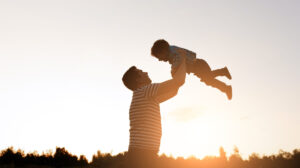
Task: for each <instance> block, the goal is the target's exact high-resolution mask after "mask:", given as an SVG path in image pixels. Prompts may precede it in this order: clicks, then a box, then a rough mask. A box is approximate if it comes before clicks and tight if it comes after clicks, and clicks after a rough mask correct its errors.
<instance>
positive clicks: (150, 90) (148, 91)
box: [144, 83, 159, 98]
mask: <svg viewBox="0 0 300 168" xmlns="http://www.w3.org/2000/svg"><path fill="white" fill-rule="evenodd" d="M158 87H159V84H158V83H153V84H150V85H147V86H146V87H145V89H144V95H145V97H147V98H155V97H156V95H157V90H158Z"/></svg>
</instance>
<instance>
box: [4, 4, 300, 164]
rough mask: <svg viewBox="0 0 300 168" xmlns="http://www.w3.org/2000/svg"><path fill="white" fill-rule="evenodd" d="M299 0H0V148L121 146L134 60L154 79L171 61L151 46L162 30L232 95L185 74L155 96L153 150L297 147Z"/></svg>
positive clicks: (164, 76)
mask: <svg viewBox="0 0 300 168" xmlns="http://www.w3.org/2000/svg"><path fill="white" fill-rule="evenodd" d="M299 9H300V1H297V0H276V1H273V0H247V1H239V0H235V1H233V0H228V1H223V0H219V1H217V0H209V1H208V0H207V1H204V0H201V1H200V0H194V1H189V0H182V1H180V0H177V1H175V0H165V1H159V0H157V1H149V0H147V1H141V0H139V1H137V0H136V1H122V0H120V1H98V0H86V1H83V0H82V1H78V0H64V1H61V0H51V1H50V0H49V1H40V0H27V1H22V0H15V1H11V0H1V1H0V116H1V117H0V150H3V149H6V148H7V147H10V146H13V147H14V148H15V149H18V148H20V149H23V150H24V151H25V152H33V151H35V150H36V151H38V152H40V153H41V152H43V151H47V150H49V149H52V150H55V147H56V146H59V147H66V149H67V150H68V151H69V152H71V153H73V154H77V155H80V154H84V155H86V156H87V158H88V159H90V158H91V156H92V155H93V154H95V153H96V152H97V150H101V151H102V152H112V153H113V154H117V153H119V152H124V151H127V148H128V143H129V114H128V113H129V105H130V102H131V96H132V92H131V91H130V90H128V89H127V88H126V87H125V86H124V85H123V83H122V81H121V78H122V75H123V73H124V72H125V71H126V70H127V69H128V68H129V67H130V66H132V65H136V66H137V67H138V68H141V69H142V70H144V71H147V72H148V73H149V76H150V78H151V79H152V81H153V82H156V83H157V82H162V81H165V80H168V79H170V78H171V75H170V65H169V64H168V63H165V62H159V61H158V60H157V59H155V58H154V57H152V56H151V55H150V49H151V46H152V44H153V42H154V41H155V40H157V39H160V38H164V39H166V40H167V41H168V42H169V43H170V44H173V45H177V46H180V47H183V48H186V49H189V50H192V51H194V52H196V53H197V57H198V58H202V59H205V60H206V61H207V62H208V63H209V65H210V66H211V67H212V68H213V69H216V68H222V67H224V66H227V67H228V69H229V70H230V72H231V74H232V78H233V79H232V80H231V81H229V80H227V79H225V78H220V79H221V80H223V81H225V82H227V83H228V84H231V85H232V86H233V99H232V100H231V101H228V100H227V98H226V95H225V94H223V93H221V92H220V91H218V90H217V89H215V88H212V87H209V86H206V85H205V84H203V83H201V82H200V80H199V79H198V78H197V77H195V76H193V75H189V76H187V79H186V83H185V85H184V86H183V87H182V88H181V89H180V90H179V93H178V95H177V96H176V97H175V98H173V99H172V100H169V101H167V102H165V103H162V104H161V115H162V131H163V133H162V134H163V135H162V140H161V147H160V154H161V153H166V154H167V155H172V156H184V157H188V156H190V155H194V156H196V157H199V158H202V157H204V156H206V155H218V150H219V147H220V146H223V147H224V149H225V151H226V152H227V153H228V154H230V153H232V151H233V148H234V146H237V147H238V148H239V150H240V154H241V155H242V156H243V157H244V158H247V157H248V155H249V154H251V153H253V152H255V153H258V154H260V155H263V154H267V155H269V154H274V153H278V151H279V150H280V149H283V150H286V151H292V150H293V149H296V148H300V134H299V131H300V101H299V100H300V87H299V86H300V70H299V66H300V54H299V53H300V47H299V46H300V31H299V30H300V10H299Z"/></svg>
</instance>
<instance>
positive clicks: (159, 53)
mask: <svg viewBox="0 0 300 168" xmlns="http://www.w3.org/2000/svg"><path fill="white" fill-rule="evenodd" d="M169 47H170V45H169V43H168V42H167V41H166V40H164V39H160V40H157V41H155V42H154V44H153V46H152V48H151V55H153V56H154V57H156V58H157V59H158V60H160V61H168V57H169V53H170V49H169Z"/></svg>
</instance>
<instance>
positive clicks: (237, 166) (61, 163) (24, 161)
mask: <svg viewBox="0 0 300 168" xmlns="http://www.w3.org/2000/svg"><path fill="white" fill-rule="evenodd" d="M219 152H220V154H219V156H207V157H204V158H203V159H197V158H195V157H190V158H187V159H184V158H182V157H178V158H173V157H168V156H166V155H161V156H160V157H159V159H158V163H159V165H160V166H159V167H158V168H300V149H295V150H293V152H285V151H282V150H281V151H279V153H278V154H274V155H270V156H259V155H258V154H255V153H254V154H252V155H250V156H249V158H248V159H247V160H243V159H242V157H241V156H240V154H239V150H238V149H237V148H235V149H234V153H233V154H232V155H230V156H228V157H227V155H226V152H225V151H224V149H223V148H222V147H221V148H220V151H219ZM126 156H127V153H126V152H125V153H120V154H118V155H116V156H112V155H111V154H109V153H101V152H100V151H98V152H97V154H95V155H94V156H93V158H92V161H91V162H88V160H87V159H86V157H85V156H83V155H81V156H79V157H77V156H76V155H72V154H70V153H69V152H68V151H67V150H66V149H65V148H59V147H57V148H56V151H55V152H54V154H53V153H52V152H49V153H43V154H38V153H36V152H35V153H28V154H24V152H23V151H21V150H17V151H15V150H13V148H8V149H6V150H3V151H1V153H0V168H1V167H5V168H14V167H20V168H25V167H26V168H27V167H45V168H52V167H56V168H63V167H74V168H75V167H82V168H85V167H86V168H90V167H92V168H122V167H123V166H124V162H125V158H126Z"/></svg>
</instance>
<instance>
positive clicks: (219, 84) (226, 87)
mask: <svg viewBox="0 0 300 168" xmlns="http://www.w3.org/2000/svg"><path fill="white" fill-rule="evenodd" d="M202 81H203V82H204V83H205V84H206V85H208V86H212V87H214V88H217V89H219V90H220V91H222V92H224V93H226V95H227V98H228V99H229V100H230V99H231V97H232V88H231V86H229V85H226V84H225V83H224V82H222V81H220V80H218V79H215V78H205V79H202Z"/></svg>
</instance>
